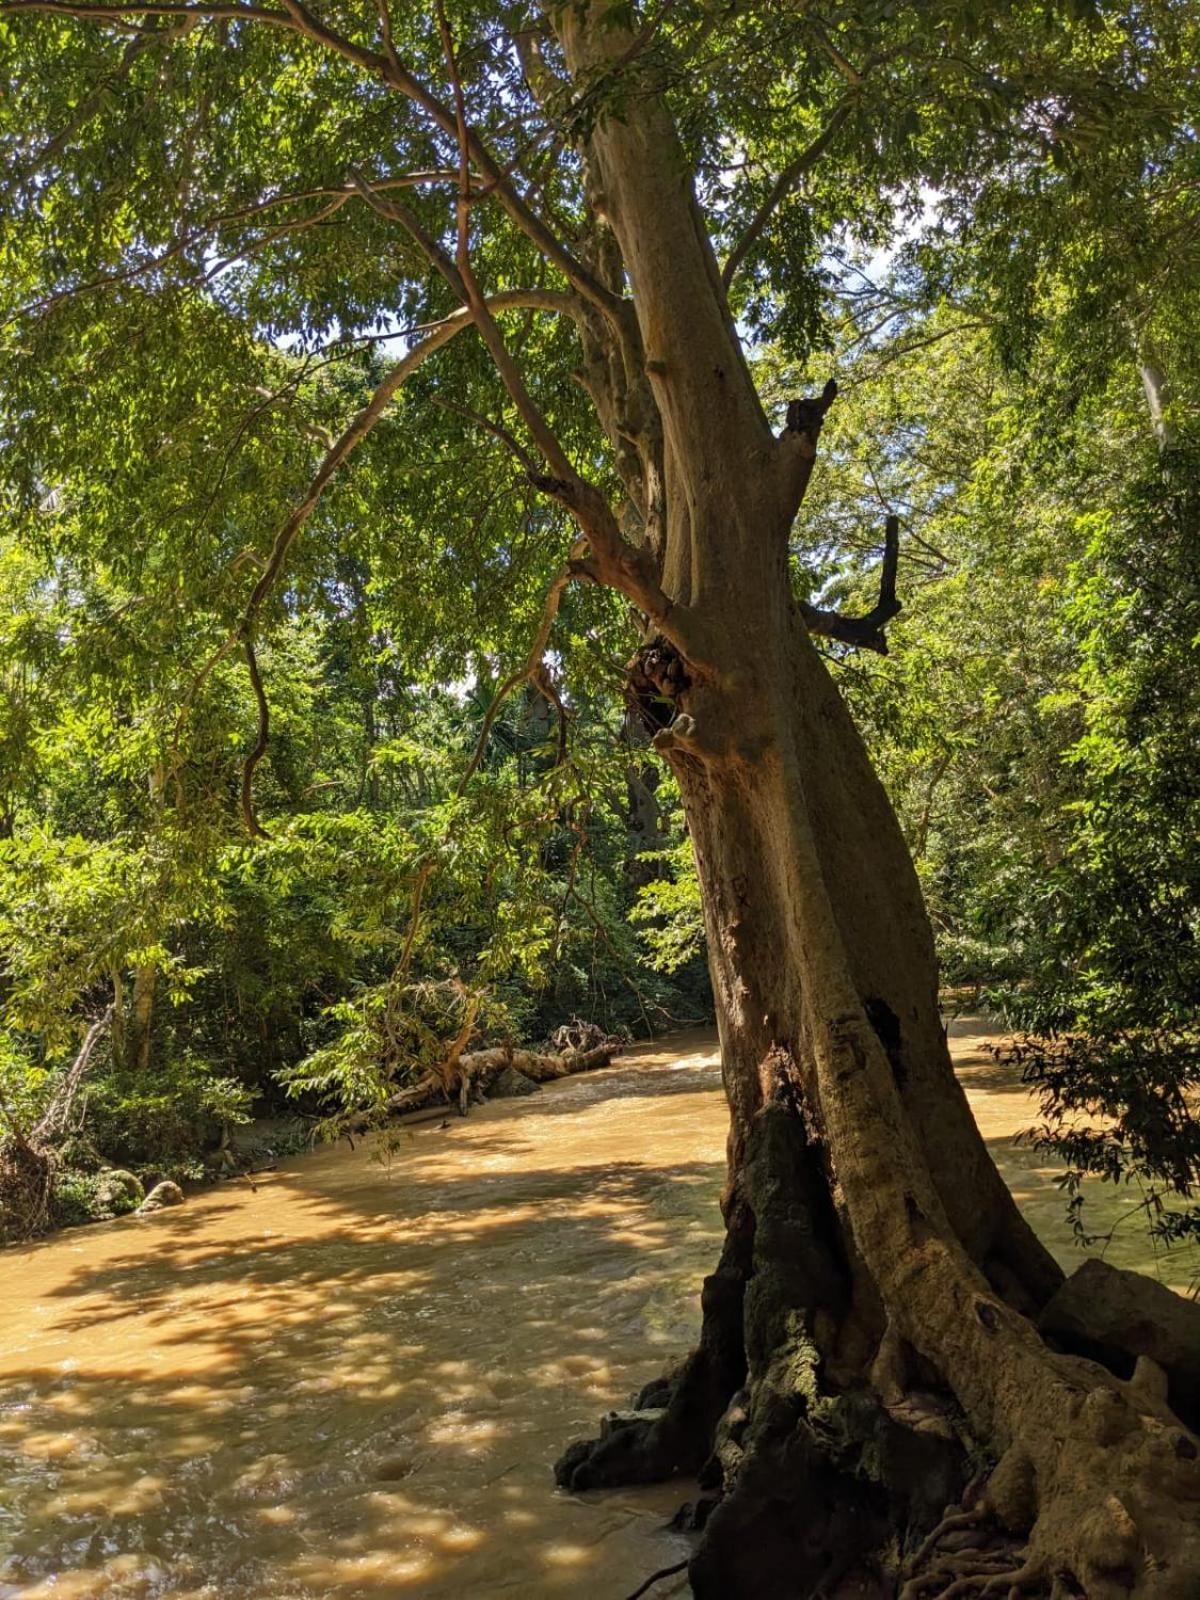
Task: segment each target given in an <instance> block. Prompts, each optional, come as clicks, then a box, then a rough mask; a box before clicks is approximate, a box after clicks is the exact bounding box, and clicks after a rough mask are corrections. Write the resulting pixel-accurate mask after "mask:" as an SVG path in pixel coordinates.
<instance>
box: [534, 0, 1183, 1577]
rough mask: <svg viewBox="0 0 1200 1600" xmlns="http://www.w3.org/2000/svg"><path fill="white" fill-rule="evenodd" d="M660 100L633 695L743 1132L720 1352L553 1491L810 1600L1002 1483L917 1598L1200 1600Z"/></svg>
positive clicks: (582, 30) (584, 1447) (647, 203)
mask: <svg viewBox="0 0 1200 1600" xmlns="http://www.w3.org/2000/svg"><path fill="white" fill-rule="evenodd" d="M554 15H555V27H556V28H557V30H558V32H559V37H560V41H561V43H562V46H563V50H564V54H565V57H566V60H567V63H568V66H569V68H570V70H571V72H572V74H573V75H574V76H575V77H576V78H577V79H581V80H583V81H587V82H589V83H595V82H597V81H598V80H599V79H600V78H601V77H602V75H603V73H604V72H605V71H606V70H610V69H611V70H618V68H619V69H620V70H621V71H623V72H628V70H629V69H628V67H627V65H626V64H627V63H628V61H629V60H630V59H631V58H636V56H637V41H636V39H634V38H633V36H632V35H631V34H630V33H629V32H628V31H626V30H625V29H624V28H623V26H622V25H621V22H620V20H619V12H618V11H617V10H616V9H615V8H614V7H612V6H608V5H586V4H584V5H580V6H575V7H568V8H562V10H561V11H556V12H555V14H554ZM653 71H654V69H653V67H652V66H648V67H647V68H646V69H645V70H644V72H643V75H642V80H641V82H640V84H639V85H638V86H637V90H636V91H635V90H634V89H633V88H632V87H630V88H629V89H628V92H627V93H626V95H625V96H624V98H623V99H622V109H621V114H620V116H619V117H618V116H613V117H608V118H606V117H603V116H602V117H601V118H600V120H599V121H598V122H597V124H596V126H595V128H594V129H593V130H592V131H591V133H590V136H589V139H588V142H587V146H586V151H585V154H586V159H587V163H588V172H589V177H588V181H589V189H590V194H591V198H592V203H593V205H594V206H595V207H596V208H597V209H598V210H600V211H602V212H603V215H604V216H605V217H606V218H607V219H608V220H609V222H610V224H611V227H612V229H613V232H614V234H615V237H616V240H617V242H618V244H619V248H620V256H621V259H622V261H623V265H624V271H625V273H626V274H627V278H628V285H629V288H630V290H631V291H632V298H633V304H634V306H635V308H636V313H637V322H638V334H639V336H640V339H641V343H642V346H643V347H644V352H645V358H646V360H645V371H646V377H647V380H648V385H649V389H650V392H651V396H652V407H653V413H654V415H655V416H656V418H657V419H658V421H659V422H660V423H661V429H658V428H657V426H656V427H653V428H652V427H646V426H644V425H641V426H639V425H637V424H636V415H634V416H633V417H632V419H631V420H626V421H625V422H624V423H623V424H622V431H623V437H624V438H625V440H626V442H628V440H629V438H631V437H632V438H635V439H636V440H637V443H638V447H639V449H640V450H641V451H642V455H643V463H644V466H643V470H642V472H641V474H640V476H638V477H636V478H635V477H631V478H628V479H627V482H629V483H630V485H631V491H630V492H631V495H633V496H634V497H635V500H637V497H638V495H639V491H640V490H641V488H642V486H643V485H646V484H648V485H650V487H649V488H648V489H645V490H644V492H641V493H640V500H638V503H636V504H635V506H634V512H635V515H636V516H637V517H640V518H641V520H642V528H643V532H642V538H643V541H644V548H646V549H648V550H649V551H651V552H653V554H654V556H655V559H656V562H657V567H658V571H659V573H660V574H661V583H662V588H663V590H664V592H665V593H666V595H667V597H668V599H669V601H670V607H669V609H668V610H667V612H666V613H665V615H664V617H663V620H662V623H661V625H660V626H661V633H660V635H659V636H657V637H655V638H653V639H651V640H650V641H649V643H648V645H647V647H646V648H645V649H644V650H643V651H642V652H641V656H640V660H639V662H638V664H637V666H636V667H635V669H634V671H633V672H632V673H631V692H632V693H633V694H634V696H635V698H636V691H637V686H638V685H640V684H642V683H644V682H645V681H647V680H649V681H650V682H652V683H653V684H654V685H656V687H657V690H658V693H657V695H656V696H654V697H646V699H645V718H646V722H647V724H648V725H649V726H654V727H657V728H658V729H659V731H658V733H657V735H656V737H655V744H656V746H657V747H658V749H659V750H660V752H661V753H663V754H664V755H665V756H666V758H667V759H668V761H669V762H670V764H671V766H672V768H673V770H674V771H675V773H676V775H677V777H678V780H679V784H680V788H681V791H682V794H683V799H684V805H685V809H686V813H687V819H688V823H689V828H690V831H691V836H692V839H693V843H694V846H695V851H696V860H697V866H698V869H699V874H700V880H701V888H702V893H703V900H704V905H705V918H706V926H707V932H708V943H709V959H710V965H711V969H712V979H713V989H714V993H715V995H716V1002H717V1012H718V1021H719V1025H720V1033H721V1046H722V1063H723V1072H724V1079H725V1086H726V1089H727V1093H728V1097H729V1103H730V1115H731V1124H730V1135H729V1174H728V1182H727V1185H726V1189H725V1193H724V1196H723V1210H724V1215H725V1220H726V1228H727V1233H726V1240H725V1245H724V1249H723V1252H722V1256H721V1260H720V1263H719V1264H718V1267H717V1270H716V1272H715V1273H714V1274H713V1276H712V1277H710V1278H709V1279H708V1280H707V1283H706V1285H705V1291H704V1296H703V1326H702V1333H701V1339H700V1344H699V1346H698V1349H697V1350H696V1352H695V1353H694V1354H693V1355H692V1356H691V1357H690V1358H689V1360H688V1361H687V1362H686V1363H685V1364H684V1366H683V1368H681V1369H680V1371H679V1372H677V1373H676V1374H674V1375H673V1376H672V1377H671V1378H670V1379H669V1380H661V1381H659V1382H658V1383H656V1384H653V1385H651V1386H650V1388H649V1389H648V1390H647V1391H644V1392H643V1396H642V1406H643V1409H644V1412H645V1414H644V1415H642V1416H640V1417H634V1418H632V1419H631V1418H628V1417H625V1418H616V1419H611V1420H610V1422H609V1424H608V1425H606V1428H605V1430H604V1433H603V1434H602V1436H601V1438H600V1439H599V1440H596V1441H591V1442H587V1443H583V1444H579V1445H575V1446H572V1447H571V1449H570V1450H568V1452H567V1454H566V1455H565V1456H564V1457H563V1459H562V1461H560V1463H559V1465H558V1469H557V1470H558V1476H559V1481H560V1482H561V1483H563V1484H565V1485H566V1486H568V1487H571V1488H575V1489H583V1488H589V1487H595V1486H599V1485H602V1484H611V1483H616V1482H622V1481H645V1480H648V1479H651V1478H657V1477H663V1476H666V1475H668V1474H670V1473H672V1472H699V1473H701V1475H702V1477H701V1481H702V1483H703V1484H704V1485H705V1486H706V1487H707V1488H709V1489H711V1490H713V1491H715V1496H716V1508H715V1510H714V1511H713V1512H712V1515H711V1517H710V1518H709V1520H708V1521H707V1523H706V1526H705V1531H704V1534H703V1538H702V1542H701V1544H700V1547H699V1549H698V1551H697V1554H696V1556H695V1559H694V1560H693V1561H692V1563H691V1569H690V1575H691V1581H692V1587H693V1591H694V1593H695V1594H696V1595H698V1596H701V1597H705V1600H707V1597H711V1600H717V1597H720V1600H739V1597H743V1596H745V1597H747V1600H749V1597H753V1600H774V1597H778V1600H784V1597H789V1600H791V1597H794V1596H801V1595H810V1594H812V1595H815V1594H817V1593H821V1594H825V1595H832V1594H835V1593H839V1592H844V1593H850V1592H853V1593H856V1594H864V1593H868V1592H875V1593H883V1592H887V1593H890V1592H892V1590H893V1587H894V1584H895V1582H896V1581H897V1580H898V1575H899V1569H900V1564H901V1561H902V1559H903V1558H904V1556H905V1554H906V1553H911V1551H912V1547H913V1546H914V1545H920V1543H921V1539H922V1536H923V1535H924V1534H925V1533H926V1532H927V1531H928V1530H929V1528H930V1527H931V1525H932V1524H934V1523H936V1522H937V1520H938V1516H939V1514H940V1512H941V1510H942V1508H943V1507H944V1506H946V1505H947V1504H953V1503H954V1502H955V1501H956V1499H957V1498H958V1496H959V1495H960V1494H961V1493H962V1492H963V1490H964V1486H965V1484H966V1482H967V1479H968V1478H969V1477H971V1476H972V1475H973V1474H974V1473H975V1470H976V1468H977V1467H979V1466H980V1465H984V1466H987V1467H990V1468H991V1472H990V1477H989V1480H988V1484H987V1488H986V1489H985V1490H984V1491H983V1493H982V1498H979V1499H978V1500H977V1501H976V1499H975V1498H974V1497H972V1499H971V1501H970V1503H969V1504H968V1505H966V1506H964V1507H962V1508H961V1510H960V1515H961V1517H962V1519H963V1521H962V1523H961V1525H956V1526H955V1528H954V1530H953V1531H954V1535H955V1536H956V1537H957V1538H958V1539H960V1540H961V1538H962V1537H963V1529H964V1528H965V1527H966V1526H967V1525H968V1524H969V1525H970V1526H971V1527H972V1528H977V1529H979V1530H981V1532H980V1535H979V1541H977V1542H979V1544H980V1549H979V1550H977V1551H976V1553H975V1554H974V1555H972V1554H970V1553H967V1554H964V1555H961V1556H959V1557H955V1558H951V1557H950V1556H949V1555H947V1554H943V1553H941V1552H940V1551H939V1548H938V1546H937V1544H936V1542H934V1543H931V1544H930V1545H929V1548H928V1550H927V1551H925V1552H924V1553H922V1554H920V1555H919V1557H914V1559H917V1560H918V1562H919V1564H921V1565H922V1567H923V1569H929V1570H927V1571H924V1570H923V1571H918V1572H916V1573H914V1575H913V1576H912V1579H911V1582H910V1584H909V1585H908V1587H907V1590H906V1592H907V1593H908V1594H910V1595H915V1594H916V1593H918V1592H922V1590H923V1587H924V1586H925V1585H926V1583H927V1582H928V1583H930V1584H932V1586H933V1587H934V1588H935V1589H936V1588H937V1587H938V1586H939V1585H940V1586H941V1587H943V1588H945V1589H946V1590H947V1592H949V1591H950V1588H951V1586H952V1585H953V1584H956V1583H961V1584H962V1585H963V1587H955V1588H954V1589H953V1592H954V1593H964V1592H968V1588H974V1587H976V1586H982V1585H983V1584H984V1583H990V1584H991V1587H992V1590H994V1591H995V1592H1004V1593H1008V1592H1010V1590H1011V1591H1014V1592H1021V1591H1022V1590H1026V1589H1034V1588H1039V1587H1040V1588H1042V1589H1043V1590H1048V1589H1049V1587H1050V1586H1051V1584H1057V1585H1059V1589H1058V1592H1059V1593H1060V1594H1062V1595H1068V1594H1076V1593H1078V1592H1079V1591H1080V1590H1082V1591H1083V1592H1085V1593H1086V1594H1087V1595H1088V1596H1089V1597H1091V1600H1108V1597H1110V1596H1113V1597H1115V1596H1125V1595H1128V1594H1134V1593H1136V1594H1138V1595H1146V1596H1150V1595H1153V1596H1156V1597H1164V1600H1165V1597H1168V1596H1170V1597H1172V1600H1175V1597H1178V1600H1184V1597H1185V1596H1195V1595H1196V1594H1197V1593H1200V1531H1198V1528H1197V1523H1198V1520H1200V1519H1198V1518H1197V1515H1196V1512H1197V1506H1198V1504H1200V1465H1198V1464H1197V1448H1196V1442H1195V1440H1194V1439H1193V1438H1192V1437H1191V1436H1190V1435H1189V1434H1188V1433H1187V1432H1186V1430H1185V1429H1183V1428H1182V1427H1181V1425H1180V1423H1179V1421H1178V1419H1177V1418H1175V1417H1174V1416H1173V1415H1172V1414H1171V1412H1170V1411H1169V1410H1168V1409H1167V1407H1166V1405H1165V1404H1164V1403H1163V1402H1162V1401H1161V1400H1159V1399H1156V1398H1155V1397H1154V1396H1153V1395H1152V1394H1150V1393H1149V1392H1148V1391H1147V1390H1146V1389H1145V1388H1138V1389H1134V1388H1133V1387H1131V1386H1130V1385H1128V1384H1124V1383H1122V1382H1120V1381H1118V1380H1117V1379H1116V1378H1115V1377H1114V1376H1113V1375H1111V1374H1110V1373H1108V1372H1107V1371H1105V1370H1104V1369H1103V1368H1101V1367H1098V1366H1096V1365H1094V1364H1092V1363H1090V1362H1086V1361H1082V1360H1080V1359H1078V1358H1076V1357H1067V1356H1063V1355H1060V1354H1057V1353H1055V1352H1053V1351H1052V1350H1050V1349H1049V1348H1048V1346H1047V1345H1046V1344H1045V1343H1044V1341H1043V1340H1042V1338H1041V1337H1040V1336H1039V1334H1038V1333H1037V1331H1036V1329H1035V1328H1034V1326H1033V1322H1032V1320H1031V1319H1032V1318H1033V1317H1035V1316H1036V1314H1037V1312H1038V1311H1039V1309H1040V1308H1041V1307H1042V1306H1043V1305H1044V1304H1045V1303H1046V1301H1047V1300H1048V1299H1049V1297H1050V1296H1051V1295H1052V1294H1053V1293H1054V1291H1055V1290H1056V1288H1057V1287H1058V1286H1059V1284H1060V1282H1061V1273H1060V1272H1059V1270H1058V1268H1057V1267H1056V1266H1055V1264H1054V1262H1053V1261H1052V1260H1051V1258H1050V1257H1049V1255H1048V1254H1047V1252H1046V1251H1045V1250H1044V1249H1043V1247H1042V1246H1041V1245H1040V1244H1039V1243H1038V1241H1037V1240H1036V1238H1035V1237H1034V1235H1033V1233H1032V1231H1031V1230H1030V1228H1029V1227H1028V1226H1027V1225H1026V1224H1025V1222H1024V1221H1023V1219H1022V1218H1021V1216H1020V1214H1019V1212H1018V1210H1017V1208H1016V1205H1015V1203H1014V1202H1013V1200H1012V1198H1011V1196H1010V1195H1009V1194H1008V1192H1007V1190H1006V1188H1005V1186H1004V1184H1003V1182H1002V1181H1001V1179H1000V1177H999V1174H998V1173H997V1171H996V1168H995V1166H994V1164H993V1162H992V1161H991V1159H990V1157H989V1155H988V1152H987V1149H986V1147H985V1145H984V1143H983V1141H982V1139H981V1137H980V1135H979V1133H978V1131H977V1129H976V1128H975V1125H974V1122H973V1120H972V1118H971V1115H970V1111H969V1109H968V1106H967V1103H966V1099H965V1096H964V1095H963V1093H962V1091H961V1089H960V1088H959V1086H958V1084H957V1082H956V1080H955V1077H954V1074H953V1072H952V1069H951V1065H950V1060H949V1053H948V1050H947V1047H946V1040H945V1034H944V1030H943V1028H942V1026H941V1021H940V1016H939V1012H938V1003H937V999H938V997H937V969H936V961H935V956H934V948H933V940H932V935H931V930H930V927H929V922H928V918H927V916H926V914H925V911H924V907H923V905H922V900H921V896H920V892H919V888H918V884H917V879H916V874H915V872H914V870H913V867H912V864H911V861H910V859H909V856H908V853H907V850H906V848H905V845H904V841H903V838H902V835H901V833H900V829H899V826H898V824H897V822H896V820H895V817H894V815H893V813H892V810H891V807H890V805H889V803H888V801H887V798H886V796H885V794H884V792H883V790H882V787H881V785H880V783H879V781H878V779H877V778H876V777H875V775H874V773H873V771H872V769H871V766H870V763H869V760H868V758H867V755H866V752H865V750H864V748H863V745H862V742H861V740H860V738H859V737H858V734H857V732H856V730H855V728H854V726H853V724H852V722H851V719H850V717H849V715H848V713H847V711H846V709H845V706H844V704H843V702H842V700H841V697H840V696H839V694H838V692H837V689H836V687H835V686H834V684H833V682H832V680H831V679H830V677H829V674H828V672H827V671H826V669H825V666H824V664H823V662H822V661H821V658H820V656H819V655H818V653H817V651H816V650H815V648H814V647H813V645H812V642H811V640H810V638H809V636H808V633H807V631H806V626H805V622H804V619H803V617H802V616H801V614H800V611H799V609H798V607H797V606H796V604H795V603H794V601H793V598H792V592H791V578H790V573H789V570H788V553H787V552H788V534H789V529H790V525H791V521H792V518H793V516H794V514H795V511H796V508H797V507H798V505H799V503H800V500H801V498H802V496H803V492H804V488H805V486H806V484H807V481H808V476H809V474H810V472H811V470H812V465H813V461H814V458H815V454H816V438H817V432H818V431H819V412H818V413H817V417H818V420H816V421H814V420H813V415H814V414H813V412H812V411H811V410H806V408H805V407H804V406H800V407H798V408H797V410H796V421H795V424H794V425H793V426H789V428H787V429H785V431H784V433H783V434H781V435H780V436H779V438H778V439H776V438H775V437H773V436H772V434H771V432H770V430H769V428H768V426H767V423H766V419H765V417H764V416H763V413H762V410H761V407H760V406H759V403H758V400H757V396H756V395H755V393H754V389H753V385H752V384H751V382H750V380H749V376H748V374H747V372H746V369H745V364H744V361H743V359H742V356H741V351H740V348H739V346H738V341H737V338H736V334H735V332H734V329H733V326H732V322H731V320H730V317H729V314H728V308H727V306H726V305H725V302H724V297H723V294H722V291H721V287H720V279H719V275H718V273H717V271H716V267H715V263H714V261H713V258H712V253H711V250H710V248H709V243H708V238H707V235H706V233H705V231H704V229H703V226H702V225H701V222H700V219H699V215H698V212H697V209H696V206H695V202H694V200H693V198H692V191H691V183H690V176H689V173H688V170H687V165H686V162H685V160H684V156H683V152H682V149H681V147H680V144H679V141H678V139H677V137H676V135H675V130H674V127H673V125H672V123H671V119H670V117H669V115H668V113H667V110H666V106H665V102H664V100H663V98H662V96H661V95H660V94H659V93H658V86H657V85H656V84H655V82H654V79H653ZM595 365H596V364H595V363H594V362H593V363H592V366H593V369H594V368H595ZM618 399H619V400H620V401H621V403H622V404H623V406H624V410H625V413H626V416H627V418H629V417H630V415H631V414H635V413H636V407H635V406H634V405H633V404H631V403H630V400H629V396H628V395H627V394H626V395H619V396H618ZM826 403H827V402H826ZM656 483H657V484H659V486H660V487H659V488H657V489H656V488H655V487H654V485H655V484H656ZM664 699H667V700H669V701H670V702H671V703H672V707H673V711H674V716H673V717H671V716H669V715H668V716H664V714H663V700H664ZM989 1541H991V1543H990V1544H989ZM985 1546H986V1549H985V1548H984V1547H985ZM855 1584H857V1585H858V1587H857V1588H855V1587H853V1585H855ZM870 1584H875V1585H876V1587H875V1589H874V1590H871V1589H870V1588H869V1587H868V1588H864V1587H863V1586H864V1585H868V1586H869V1585H870ZM847 1585H849V1586H850V1587H846V1586H847ZM1067 1585H1073V1586H1074V1587H1068V1586H1067ZM839 1586H841V1587H840V1588H839ZM880 1586H882V1587H880Z"/></svg>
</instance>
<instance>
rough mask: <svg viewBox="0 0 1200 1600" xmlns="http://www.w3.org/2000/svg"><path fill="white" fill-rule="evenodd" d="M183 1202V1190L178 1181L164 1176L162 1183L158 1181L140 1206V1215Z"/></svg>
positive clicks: (179, 1204)
mask: <svg viewBox="0 0 1200 1600" xmlns="http://www.w3.org/2000/svg"><path fill="white" fill-rule="evenodd" d="M182 1204H183V1190H182V1189H181V1188H180V1187H179V1185H178V1184H177V1183H172V1182H171V1181H170V1179H169V1178H164V1180H163V1181H162V1183H156V1184H155V1185H154V1187H153V1189H151V1191H150V1193H149V1194H148V1195H147V1196H146V1198H145V1199H144V1200H143V1201H142V1203H141V1205H140V1206H139V1207H138V1215H139V1216H144V1215H145V1213H146V1212H147V1211H162V1210H163V1209H164V1208H165V1207H166V1206H181V1205H182Z"/></svg>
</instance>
